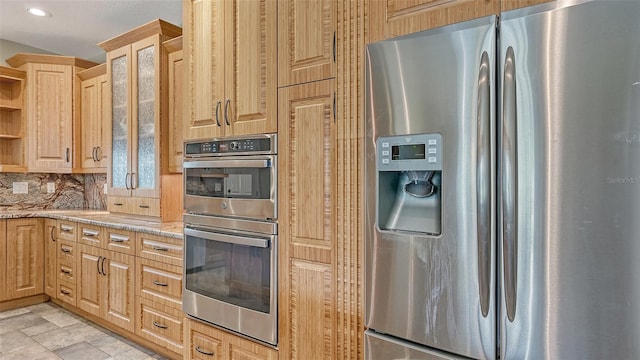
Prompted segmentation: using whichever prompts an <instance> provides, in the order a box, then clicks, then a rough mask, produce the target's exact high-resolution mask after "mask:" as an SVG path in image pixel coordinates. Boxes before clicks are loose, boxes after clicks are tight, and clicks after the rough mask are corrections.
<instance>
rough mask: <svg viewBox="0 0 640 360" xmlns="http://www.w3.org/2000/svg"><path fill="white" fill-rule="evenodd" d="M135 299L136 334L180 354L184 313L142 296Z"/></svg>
mask: <svg viewBox="0 0 640 360" xmlns="http://www.w3.org/2000/svg"><path fill="white" fill-rule="evenodd" d="M137 300H138V301H136V315H137V319H136V320H137V323H136V335H139V336H140V337H143V338H145V339H147V340H149V341H152V342H153V343H155V344H158V345H160V346H162V347H165V348H167V349H168V350H170V351H173V352H175V353H178V354H182V338H183V336H184V334H183V327H182V319H183V318H184V313H183V312H182V311H180V310H178V309H176V308H174V307H171V306H166V305H163V304H160V303H157V302H154V301H151V300H147V299H144V298H142V297H138V298H137Z"/></svg>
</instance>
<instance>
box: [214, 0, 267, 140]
mask: <svg viewBox="0 0 640 360" xmlns="http://www.w3.org/2000/svg"><path fill="white" fill-rule="evenodd" d="M222 3H224V6H225V31H226V32H225V37H224V39H225V43H224V48H225V58H224V59H225V63H224V69H225V93H224V96H225V97H224V99H223V103H222V105H223V106H222V108H223V110H224V116H223V117H224V123H225V124H226V125H227V127H228V128H227V134H229V133H231V134H233V135H244V134H260V133H273V132H276V130H277V128H276V127H277V118H276V117H277V108H276V106H277V101H276V97H277V90H276V89H277V81H278V79H277V76H276V71H275V69H277V67H278V63H277V54H278V53H277V48H276V45H277V32H276V30H277V25H278V24H277V11H276V5H277V3H276V2H275V1H241V0H236V1H223V2H222Z"/></svg>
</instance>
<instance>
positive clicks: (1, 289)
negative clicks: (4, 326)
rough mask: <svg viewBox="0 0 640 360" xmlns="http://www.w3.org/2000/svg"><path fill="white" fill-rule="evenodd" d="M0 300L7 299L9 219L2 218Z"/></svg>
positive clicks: (0, 236) (0, 229)
mask: <svg viewBox="0 0 640 360" xmlns="http://www.w3.org/2000/svg"><path fill="white" fill-rule="evenodd" d="M0 264H2V265H0V284H4V286H0V301H4V300H7V286H6V284H7V270H6V264H7V220H4V219H0Z"/></svg>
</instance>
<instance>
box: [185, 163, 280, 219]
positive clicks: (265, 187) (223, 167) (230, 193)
mask: <svg viewBox="0 0 640 360" xmlns="http://www.w3.org/2000/svg"><path fill="white" fill-rule="evenodd" d="M183 168H184V171H183V176H184V195H185V196H184V208H185V210H186V212H187V213H193V214H211V215H223V216H238V217H245V218H255V219H265V220H275V219H277V207H276V199H277V194H276V184H277V179H278V177H277V173H276V155H262V156H229V157H219V158H199V159H185V161H184V163H183Z"/></svg>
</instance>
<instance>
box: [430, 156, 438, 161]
mask: <svg viewBox="0 0 640 360" xmlns="http://www.w3.org/2000/svg"><path fill="white" fill-rule="evenodd" d="M436 161H438V160H437V158H436V157H435V156H429V162H430V163H434V162H436Z"/></svg>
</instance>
